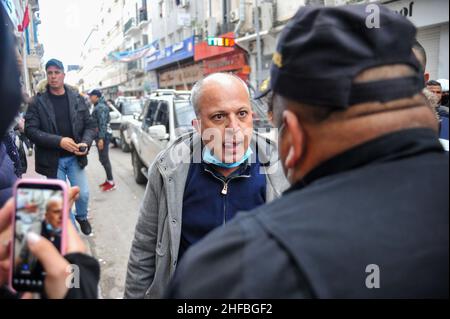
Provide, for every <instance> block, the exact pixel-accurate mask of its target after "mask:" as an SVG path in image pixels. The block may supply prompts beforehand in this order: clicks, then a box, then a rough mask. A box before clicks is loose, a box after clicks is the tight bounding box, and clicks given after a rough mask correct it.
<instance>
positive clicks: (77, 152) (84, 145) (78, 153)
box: [75, 143, 89, 156]
mask: <svg viewBox="0 0 450 319" xmlns="http://www.w3.org/2000/svg"><path fill="white" fill-rule="evenodd" d="M77 147H78V148H77V151H76V152H75V155H76V156H85V155H87V153H88V152H89V148H88V145H87V144H86V143H80V144H78V145H77ZM83 147H84V148H85V149H86V150H85V151H84V152H80V148H83Z"/></svg>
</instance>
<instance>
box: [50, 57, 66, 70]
mask: <svg viewBox="0 0 450 319" xmlns="http://www.w3.org/2000/svg"><path fill="white" fill-rule="evenodd" d="M51 66H55V67H57V68H58V69H60V70H62V71H63V72H64V64H63V63H62V62H61V61H59V60H57V59H51V60H49V61H48V62H47V64H46V65H45V70H47V69H48V68H49V67H51Z"/></svg>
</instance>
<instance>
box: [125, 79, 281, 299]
mask: <svg viewBox="0 0 450 319" xmlns="http://www.w3.org/2000/svg"><path fill="white" fill-rule="evenodd" d="M191 100H192V105H193V107H194V109H195V112H196V118H195V119H194V120H193V126H194V127H195V131H194V132H192V133H189V134H187V135H184V136H182V137H180V138H179V139H178V140H177V141H176V142H175V143H174V144H173V145H172V146H171V147H169V148H168V149H167V150H165V151H163V152H162V153H161V154H159V155H158V156H157V158H156V160H155V161H154V163H153V165H152V166H151V167H150V170H149V176H148V180H149V183H148V185H147V190H146V193H145V198H144V201H143V203H142V206H141V210H140V216H139V220H138V223H137V226H136V232H135V237H134V241H133V245H132V248H131V254H130V259H129V264H128V274H127V280H126V288H125V298H134V299H135V298H160V297H163V293H164V290H165V289H166V287H167V285H168V283H169V281H170V279H171V277H172V275H173V273H174V271H175V268H176V265H177V263H178V260H179V259H181V258H182V257H183V255H184V253H185V252H186V251H187V250H188V249H189V248H190V247H191V246H192V245H194V244H196V243H197V242H198V241H200V240H201V239H202V238H203V237H205V236H206V235H207V234H208V233H209V232H211V231H212V230H214V229H216V228H218V227H221V226H224V225H225V224H227V223H228V222H229V221H230V220H231V219H232V218H234V216H235V215H236V213H237V212H239V211H248V210H250V209H252V208H256V207H259V206H261V205H263V204H265V203H267V202H269V201H271V200H273V199H275V198H277V197H279V196H280V195H281V192H282V191H283V190H284V189H285V188H286V187H287V186H288V184H287V181H286V179H285V177H284V176H283V174H282V170H281V169H277V165H278V158H277V154H276V153H277V147H276V145H275V144H274V143H273V142H271V141H269V140H266V139H265V138H263V137H262V136H260V135H259V134H257V133H256V132H254V131H253V111H252V107H251V103H250V94H249V91H248V88H247V86H246V84H245V82H243V81H242V80H241V79H240V78H238V77H236V76H234V75H229V74H220V73H219V74H213V75H210V76H208V77H207V78H205V79H203V80H202V81H200V82H198V83H197V84H196V85H195V87H194V88H193V90H192V96H191Z"/></svg>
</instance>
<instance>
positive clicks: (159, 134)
mask: <svg viewBox="0 0 450 319" xmlns="http://www.w3.org/2000/svg"><path fill="white" fill-rule="evenodd" d="M148 134H149V135H150V136H151V137H152V138H154V139H157V140H161V141H162V140H168V139H169V134H167V129H166V126H165V125H155V126H152V127H150V128H149V129H148Z"/></svg>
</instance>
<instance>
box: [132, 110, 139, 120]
mask: <svg viewBox="0 0 450 319" xmlns="http://www.w3.org/2000/svg"><path fill="white" fill-rule="evenodd" d="M140 117H141V114H140V113H137V112H135V113H133V119H135V120H137V121H139V120H140Z"/></svg>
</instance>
